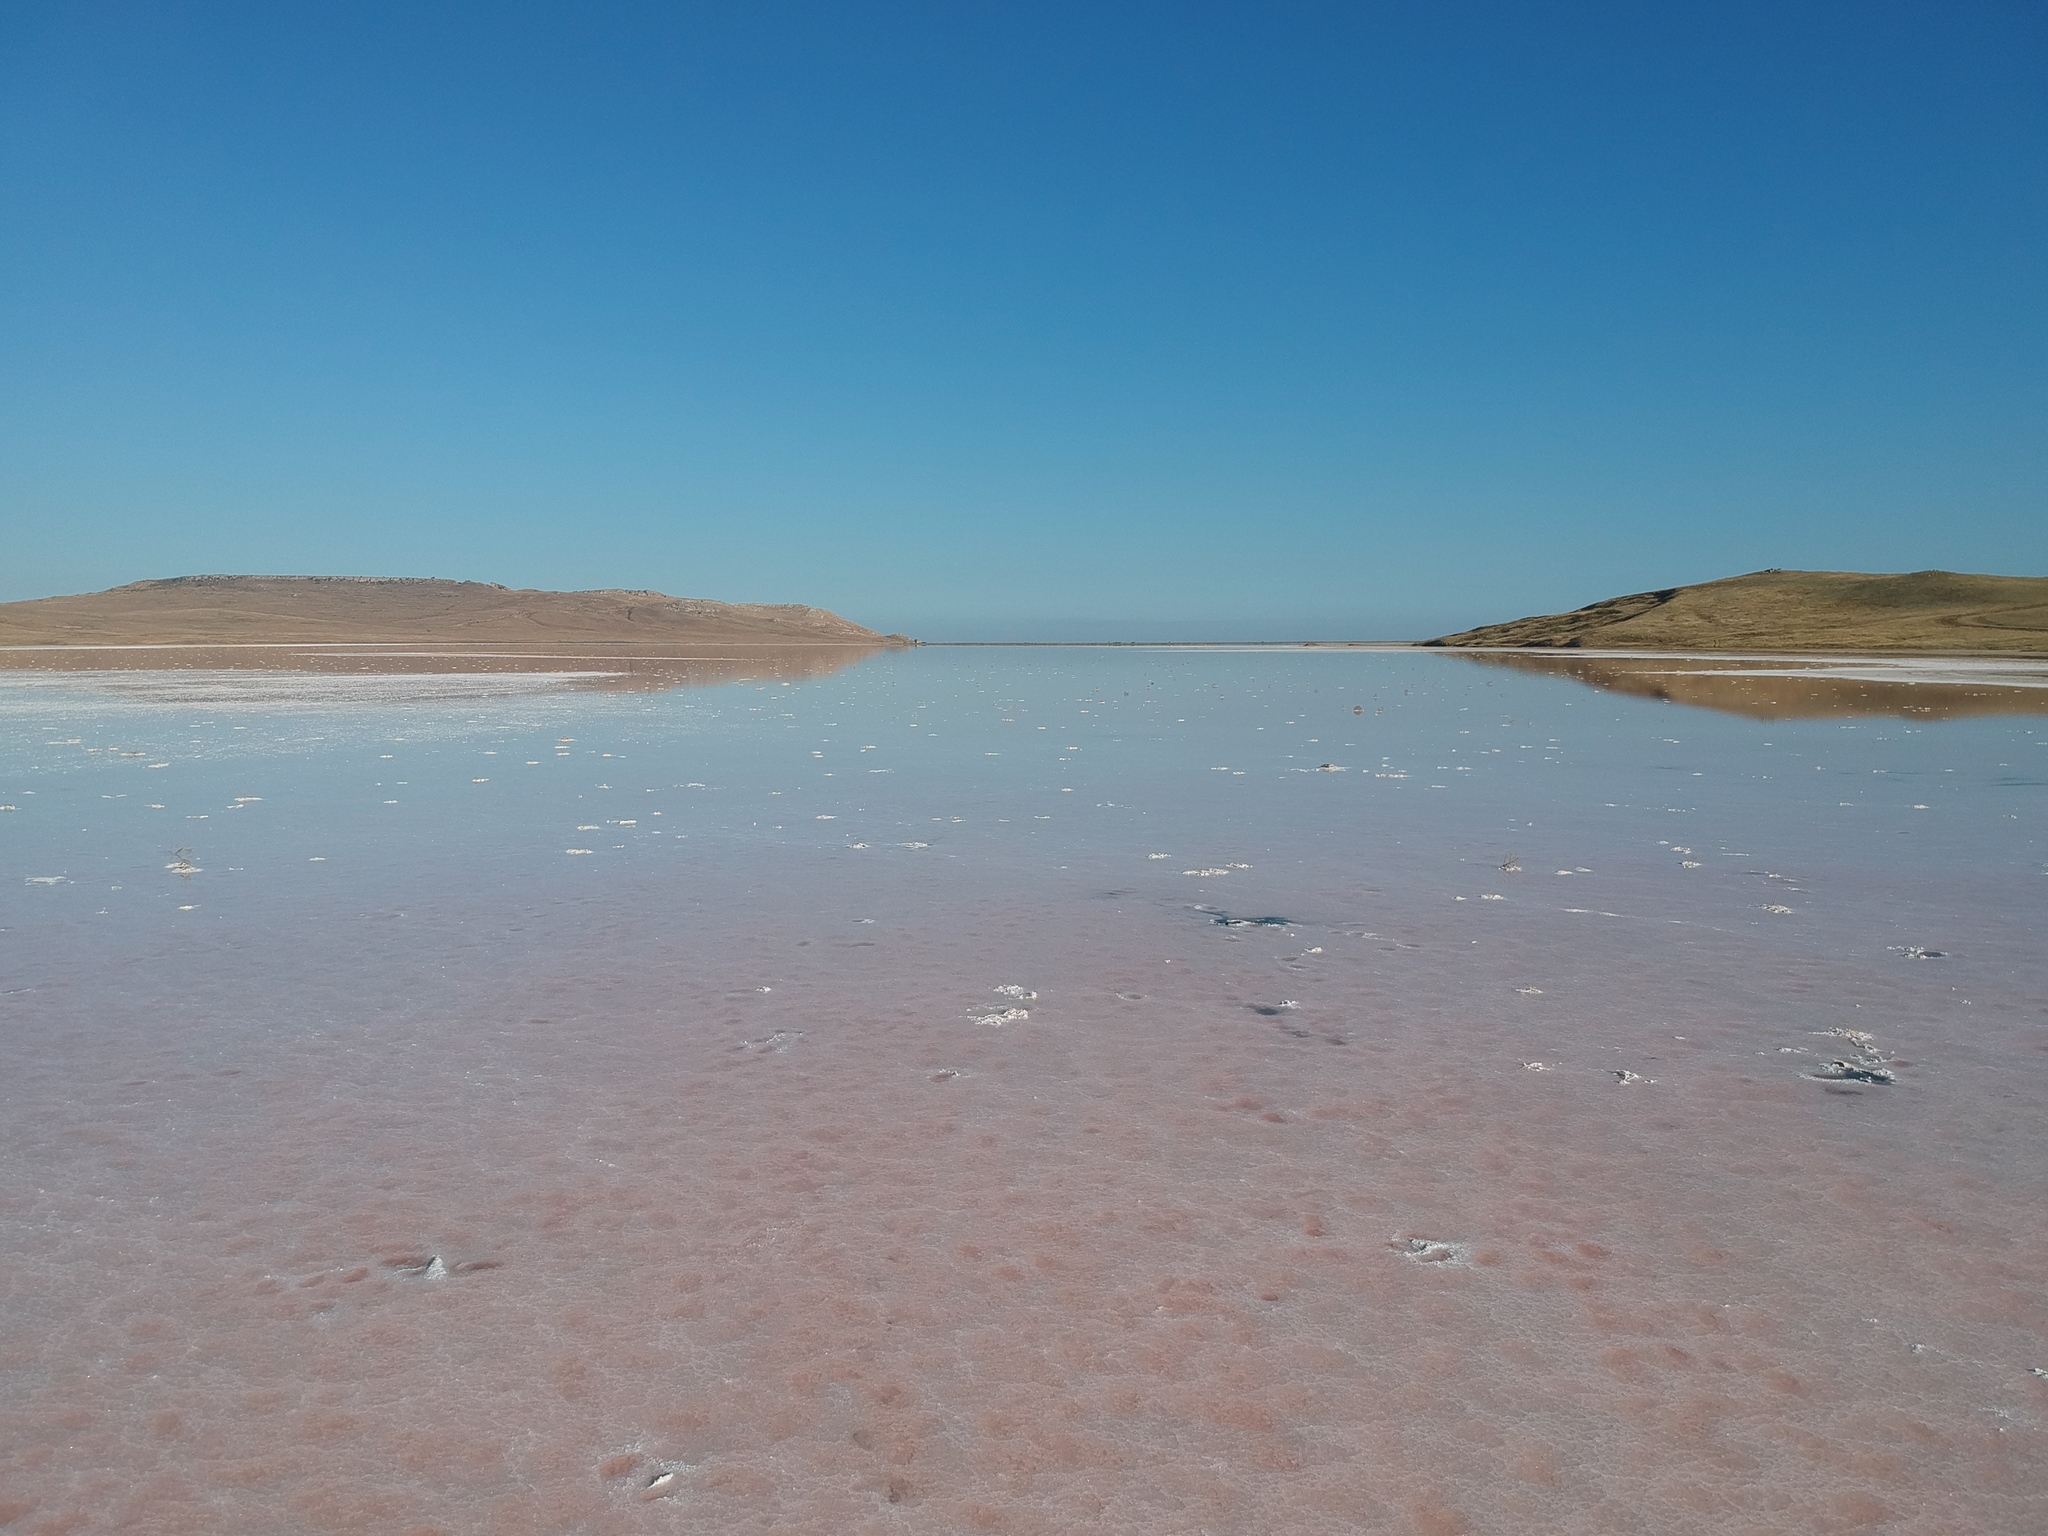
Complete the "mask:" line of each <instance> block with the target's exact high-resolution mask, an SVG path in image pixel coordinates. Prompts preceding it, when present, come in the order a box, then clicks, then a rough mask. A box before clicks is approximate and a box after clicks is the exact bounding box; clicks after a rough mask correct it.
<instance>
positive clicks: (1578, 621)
mask: <svg viewBox="0 0 2048 1536" xmlns="http://www.w3.org/2000/svg"><path fill="white" fill-rule="evenodd" d="M1424 643H1425V644H1428V645H1452V646H1510V647H1521V648H1537V647H1545V648H1547V647H1566V648H1573V649H1577V648H1588V649H1600V650H1654V651H1666V650H1668V651H1720V650H1729V651H1872V652H1887V653H1895V654H1927V653H1956V652H1976V653H1980V654H1994V655H2007V656H2012V655H2035V656H2038V655H2048V577H2043V576H1968V575H1961V574H1958V573H1957V572H1954V571H1915V572H1913V573H1912V574H1910V575H1905V576H1871V575H1864V574H1862V573H1860V572H1856V571H1757V572H1755V573H1753V574H1751V575H1748V576H1731V577H1729V578H1727V579H1726V580H1724V581H1709V582H1704V583H1702V584H1700V585H1699V586H1693V587H1668V588H1666V589H1664V590H1663V591H1660V592H1638V593H1635V594H1633V595H1631V596H1628V597H1615V598H1609V599H1608V600H1607V601H1606V602H1603V603H1594V604H1592V605H1591V606H1590V607H1586V608H1581V609H1578V610H1577V611H1576V612H1573V613H1553V614H1545V615H1541V616H1539V617H1536V618H1529V619H1517V620H1515V621H1514V622H1513V623H1509V624H1488V625H1485V626H1484V627H1482V628H1479V629H1468V630H1465V631H1464V632H1463V633H1461V634H1455V635H1444V636H1442V637H1440V638H1438V639H1435V640H1429V641H1425V642H1424Z"/></svg>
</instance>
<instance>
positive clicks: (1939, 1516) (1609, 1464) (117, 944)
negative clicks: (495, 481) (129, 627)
mask: <svg viewBox="0 0 2048 1536" xmlns="http://www.w3.org/2000/svg"><path fill="white" fill-rule="evenodd" d="M437 681H444V680H437ZM493 681H494V682H497V681H502V679H494V680H493ZM188 702H189V701H183V702H181V704H180V707H179V708H175V709H172V708H168V707H165V706H162V705H147V706H143V705H138V704H136V703H134V702H133V701H129V700H123V699H120V698H109V697H108V696H107V695H105V694H104V693H93V692H90V691H84V690H79V689H73V690H71V691H69V692H68V693H67V692H64V691H61V690H60V691H57V692H51V691H48V690H45V689H41V688H39V689H38V690H37V692H36V700H35V704H34V707H33V709H17V708H16V707H15V704H14V701H13V699H12V698H10V699H9V702H8V703H6V704H5V705H0V732H4V736H0V802H4V803H6V804H10V805H14V806H16V807H17V810H16V811H15V812H13V813H10V814H9V816H8V817H7V818H6V819H5V821H4V823H0V836H4V837H5V838H6V839H7V840H8V843H7V847H8V851H9V859H8V865H9V869H10V870H12V869H14V868H15V866H17V865H19V866H20V868H21V871H22V872H21V874H20V875H19V876H17V877H16V878H15V879H13V880H10V881H7V882H4V883H0V930H4V931H0V945H4V947H0V962H4V972H0V994H4V996H0V1006H4V1010H5V1011H4V1014H0V1029H4V1030H5V1039H6V1043H7V1047H8V1058H9V1062H10V1070H9V1072H8V1074H7V1075H6V1078H5V1080H4V1082H0V1147H4V1154H5V1160H6V1166H7V1168H8V1169H9V1170H10V1173H11V1174H12V1175H13V1176H12V1178H11V1179H10V1180H9V1181H8V1184H7V1186H6V1187H7V1194H6V1198H5V1203H4V1205H0V1240H4V1245H5V1255H6V1263H5V1265H4V1267H0V1275H4V1277H5V1278H4V1281H0V1284H4V1287H5V1289H4V1291H0V1305H4V1312H0V1317H4V1323H5V1332H4V1335H0V1350H4V1353H0V1361H4V1367H5V1370H6V1372H7V1377H8V1393H7V1401H8V1404H9V1407H8V1410H7V1416H6V1419H5V1424H6V1430H7V1433H6V1434H5V1435H4V1436H0V1519H6V1520H9V1521H11V1522H13V1523H12V1524H11V1525H10V1526H9V1530H10V1532H11V1531H12V1530H13V1529H17V1528H18V1529H21V1530H25V1531H45V1532H55V1531H60V1530H61V1531H94V1530H104V1531H131V1532H159V1531H160V1532H185V1531H191V1532H208V1533H214V1532H226V1533H241V1532H248V1533H270V1532H276V1531H280V1530H293V1531H308V1532H315V1531H365V1530H389V1531H411V1532H424V1531H429V1530H433V1531H446V1532H469V1531H491V1532H511V1533H520V1532H529V1531H531V1532H557V1531H594V1530H602V1531H622V1532H632V1531H643V1530H644V1531H671V1530H720V1531H727V1530H730V1531H764V1532H765V1531H778V1532H788V1531H803V1532H810V1531H815V1532H821V1533H823V1532H869V1531H872V1532H899V1531H900V1532H956V1531H962V1530H992V1531H1016V1532H1057V1531H1073V1530H1091V1531H1110V1532H1114V1531H1131V1532H1148V1533H1149V1532H1187V1533H1195V1532H1204V1531H1206V1532H1212V1533H1214V1532H1224V1531H1230V1532H1239V1531H1241V1532H1247V1533H1249V1532H1317V1533H1320V1532H1339V1531H1344V1532H1351V1531H1389V1532H1410V1531H1412V1532H1428V1533H1442V1532H1454V1531H1472V1532H1485V1531H1523V1530H1570V1531H1574V1532H1578V1531H1585V1532H1605V1531H1614V1532H1658V1533H1665V1532H1694V1531H1698V1532H1710V1531H1711V1532H1729V1531H1742V1532H1779V1531H1785V1532H1793V1531H1800V1532H1804V1531H1835V1530H1843V1531H1846V1530H1861V1529H1882V1530H1887V1531H1915V1532H1920V1531H1924V1532H1936V1531H1955V1530H1970V1531H1977V1532H1989V1533H2002V1532H2012V1533H2020V1532H2029V1531H2034V1530H2039V1529H2041V1528H2043V1527H2044V1525H2048V1503H2044V1500H2048V1473H2044V1471H2043V1469H2044V1468H2048V1443H2044V1441H2048V1437H2044V1435H2043V1430H2042V1425H2043V1422H2044V1416H2048V1379H2044V1378H2042V1377H2041V1376H2039V1375H2038V1374H2035V1372H2036V1371H2037V1369H2038V1368H2042V1367H2048V1306H2044V1295H2043V1282H2042V1276H2043V1275H2044V1274H2048V1243H2044V1237H2043V1232H2042V1227H2041V1223H2040V1221H2039V1217H2038V1210H2039V1199H2040V1193H2041V1190H2042V1189H2043V1188H2044V1187H2048V1181H2044V1175H2048V1156H2044V1148H2048V1136H2044V1132H2048V1125H2044V1117H2048V1110H2044V1105H2048V1095H2044V1094H2043V1093H2042V1091H2041V1090H2042V1087H2043V1084H2042V1073H2043V1071H2044V1069H2048V1068H2044V1047H2048V1037H2044V1030H2043V1023H2044V1020H2043V1014H2042V1011H2041V1001H2040V1000H2041V998H2042V997H2043V996H2044V995H2048V986H2044V983H2048V966H2044V961H2043V958H2042V957H2043V955H2044V954H2048V944H2044V943H2043V942H2042V940H2043V935H2042V933H2041V931H2040V930H2041V916H2040V915H2041V913H2042V912H2043V910H2044V904H2043V902H2042V891H2043V888H2044V883H2048V875H2044V873H2043V869H2044V862H2043V853H2044V850H2043V848H2042V845H2041V841H2040V831H2039V827H2040V823H2039V816H2040V807H2041V798H2040V791H2041V787H2042V781H2043V780H2044V779H2048V771H2044V765H2043V764H2042V763H2040V762H2038V761H2036V759H2037V758H2039V757H2042V756H2048V750H2044V749H2043V748H2041V746H2040V745H2039V743H2040V741H2041V739H2042V738H2041V737H2040V736H2039V735H2038V734H2036V729H2035V728H2033V727H2030V726H2029V725H2028V724H2027V723H2026V722H2024V721H2017V722H2007V721H1982V720H1974V721H1955V722H1946V723H1941V724H1930V725H1928V726H1925V727H1915V726H1912V725H1910V724H1906V723H1901V722H1899V721H1895V720H1894V721H1868V722H1857V723H1855V724H1853V725H1852V726H1850V727H1847V728H1845V727H1844V725H1843V724H1842V723H1841V722H1837V721H1822V722H1812V723H1807V724H1799V723H1787V722H1772V723H1769V724H1765V723H1761V722H1753V721H1743V720H1730V719H1725V718H1721V717H1715V716H1709V715H1702V714H1694V713H1684V712H1681V711H1678V710H1676V709H1673V708H1671V707H1668V706H1658V705H1652V704H1649V703H1645V702H1643V701H1639V700H1632V699H1614V698H1608V697H1603V696H1600V695H1595V694H1592V693H1590V692H1587V691H1584V690H1581V689H1579V688H1577V687H1575V686H1573V685H1570V684H1568V683H1564V682H1561V681H1551V680H1546V679H1540V678H1539V679H1525V678H1509V679H1489V678H1480V679H1477V680H1474V679H1473V677H1472V675H1471V673H1470V671H1469V670H1468V669H1465V668H1461V667H1459V666H1458V664H1457V662H1456V660H1455V659H1454V658H1441V657H1415V656H1394V657H1389V656H1385V655H1369V654H1367V655H1352V656H1345V657H1339V658H1332V657H1328V656H1318V657H1316V658H1314V661H1313V663H1312V664H1306V663H1302V664H1297V663H1295V662H1292V661H1289V660H1288V659H1287V658H1285V657H1276V656H1273V655H1230V654H1225V653H1217V654H1208V655H1189V656H1180V657H1167V658H1161V657H1155V656H1135V655H1103V654H1099V653H1097V654H1086V655H1067V654H1058V653H1055V654H1050V655H1045V654H1040V655H1034V656H1031V657H1029V658H1021V659H1020V658H1013V657H1009V656H999V657H988V656H983V657H975V658H961V657H956V656H933V655H928V654H916V653H913V654H910V655H893V656H887V657H883V658H878V659H877V660H876V661H875V662H873V663H869V664H867V665H865V666H863V667H861V668H858V669H855V670H854V671H853V672H852V673H850V674H846V675H842V676H837V677H833V678H828V679H822V680H818V681H814V682H810V683H805V684H802V685H801V686H793V687H778V686H775V685H773V684H772V683H771V684H766V685H757V684H747V685H740V686H733V687H726V688H720V689H709V690H704V691H701V692H695V693H678V694H674V695H666V696H661V697H659V698H655V699H652V700H650V699H646V698H634V699H630V700H624V701H621V700H607V699H593V698H591V697H589V696H565V695H561V694H557V693H553V692H547V691H542V690H534V691H531V692H524V691H522V692H520V693H519V694H517V695H516V696H511V697H506V696H482V697H474V698H468V699H448V698H443V697H427V698H418V697H414V698H410V699H407V698H393V697H390V696H385V697H381V698H374V699H369V700H361V699H351V700H350V701H349V702H348V704H347V707H345V708H319V707H309V706H308V705H307V704H306V702H305V701H303V700H301V701H296V702H286V701H279V700H277V699H276V698H274V697H266V698H260V699H247V698H244V699H239V700H236V699H229V700H228V701H226V702H223V701H222V700H221V699H220V698H218V697H209V699H208V700H207V701H206V702H205V703H204V704H203V706H201V707H200V708H199V709H197V710H190V709H187V708H185V707H184V705H185V703H188ZM1354 709H1356V710H1357V711H1358V713H1357V714H1353V710H1354ZM1041 724H1043V725H1047V726H1049V727H1051V729H1050V730H1049V731H1047V732H1046V733H1045V734H1044V735H1043V736H1041V735H1040V733H1039V731H1038V730H1037V727H1038V726H1039V725H1041ZM238 728H239V729H238ZM1461 733H1466V734H1461ZM1034 738H1036V739H1035V740H1034ZM991 751H993V752H999V753H1000V754H1001V755H1000V756H998V757H994V758H991V757H988V756H986V755H985V754H987V753H988V752H991ZM1339 751H1344V753H1345V755H1344V757H1343V759H1341V760H1344V761H1349V762H1352V763H1357V764H1360V765H1363V769H1364V770H1365V771H1360V772H1355V773H1351V774H1345V775H1317V774H1313V773H1308V774H1303V773H1297V772H1295V771H1294V770H1295V769H1297V768H1300V767H1304V766H1306V767H1310V768H1313V767H1314V766H1315V765H1316V764H1318V763H1321V762H1323V761H1325V760H1328V759H1330V758H1332V757H1333V756H1335V755H1336V753H1337V752H1339ZM128 753H134V754H136V755H134V756H128V755H125V754H128ZM814 753H822V754H823V755H822V756H813V754H814ZM607 754H609V755H607ZM165 762H168V763H169V764H170V766H169V767H168V768H164V769H151V768H150V767H149V766H148V765H149V764H151V763H165ZM1216 764H1229V765H1231V767H1232V769H1233V773H1232V774H1229V775H1224V774H1215V773H1213V772H1212V769H1213V768H1214V766H1215V765H1216ZM875 767H889V768H891V769H892V770H894V771H893V772H892V773H891V774H889V775H888V776H885V777H879V778H878V777H873V776H871V775H870V772H869V770H871V769H872V768H875ZM1461 768H1463V769H1465V770H1467V771H1464V772H1460V771H1459V770H1460V769H1461ZM1404 775H1405V776H1404ZM1432 785H1444V786H1445V787H1446V788H1447V789H1448V791H1449V792H1448V793H1444V792H1438V793H1434V794H1432V793H1430V792H1429V790H1430V786H1432ZM1066 790H1071V791H1073V793H1071V794H1063V793H1062V791H1066ZM387 802H389V803H387ZM1915 806H1925V807H1927V809H1924V810H1915V809H1914V807H1915ZM657 811H659V812H660V813H661V814H660V815H659V816H657V815H655V814H654V813H655V812H657ZM827 814H829V815H831V816H833V817H834V818H835V819H834V820H833V821H830V822H820V821H818V820H817V819H816V818H817V817H818V816H820V815H827ZM578 828H594V829H602V831H603V833H605V834H609V835H597V834H596V833H594V832H591V831H585V832H583V833H582V834H581V835H582V837H583V838H584V840H585V841H586V842H587V843H588V844H589V845H590V847H591V848H592V852H591V853H590V854H588V855H587V856H580V857H576V858H568V857H565V856H564V855H563V854H562V852H561V849H562V848H563V846H564V843H565V841H573V840H574V839H575V838H576V837H577V836H578V832H577V830H576V829H578ZM854 845H865V846H854ZM1159 850H1172V856H1171V857H1170V858H1168V859H1166V860H1164V861H1161V860H1157V859H1155V858H1153V857H1151V855H1153V854H1156V853H1157V852H1158V851H1159ZM181 865H182V866H183V868H182V869H181V868H180V866H181ZM1509 865H1515V866H1525V867H1526V869H1527V870H1528V871H1534V872H1535V873H1533V874H1531V873H1524V872H1523V870H1522V868H1521V867H1517V868H1515V869H1514V871H1513V872H1509V871H1508V869H1507V866H1509ZM1183 869H1198V870H1202V869H1223V870H1227V871H1228V874H1227V876H1212V877H1208V878H1207V879H1199V878H1198V879H1189V878H1186V877H1185V876H1183V875H1182V873H1181V871H1182V870H1183ZM1553 870H1570V871H1572V878H1571V879H1569V880H1559V879H1556V878H1555V877H1554V876H1552V874H1551V871H1553ZM39 879H55V880H57V881H58V882H59V883H56V884H31V883H28V882H29V881H30V880H39ZM1552 887H1555V890H1553V889H1552ZM1558 892H1569V894H1568V895H1561V894H1558ZM1483 893H1491V894H1496V895H1498V896H1500V897H1501V899H1500V900H1499V901H1498V902H1489V903H1486V904H1483V905H1482V904H1481V902H1480V901H1478V900H1477V899H1467V900H1466V901H1464V902H1462V903H1461V902H1459V901H1458V900H1457V898H1458V897H1460V896H1464V897H1467V898H1477V897H1478V896H1480V895H1481V894H1483ZM1776 907H1783V908H1786V909H1788V910H1787V911H1785V912H1783V913H1779V912H1774V911H1770V910H1767V908H1776ZM1025 993H1031V994H1035V995H1034V996H1030V997H1029V998H1028V1009H1019V1010H1018V1011H1020V1012H1026V1013H1028V1017H1025V1018H1019V1019H1016V1020H1013V1021H1011V1022H1008V1023H1006V1024H1005V1025H1004V1027H1002V1028H981V1027H977V1025H976V1023H975V1020H976V1018H977V1017H982V1016H986V1015H987V1014H988V1013H990V1012H991V1011H992V1009H993V1010H995V1011H1002V1010H1006V1009H1007V1007H1008V1005H1009V1004H1010V1003H1012V1002H1014V1001H1021V1000H1024V999H1023V994H1025ZM1845 1062H1846V1063H1848V1064H1849V1065H1852V1066H1862V1065H1863V1064H1867V1063H1875V1064H1877V1065H1876V1066H1871V1067H1867V1068H1866V1070H1868V1071H1869V1072H1870V1073H1871V1074H1872V1075H1873V1077H1875V1075H1876V1074H1877V1073H1878V1072H1879V1071H1881V1072H1882V1073H1883V1074H1887V1075H1889V1077H1890V1078H1891V1081H1889V1082H1883V1081H1876V1080H1869V1081H1866V1080H1858V1079H1855V1078H1842V1077H1828V1076H1827V1075H1826V1073H1827V1071H1828V1069H1829V1068H1830V1067H1831V1066H1840V1065H1842V1064H1843V1063H1845ZM1532 1063H1535V1064H1540V1065H1541V1067H1542V1068H1543V1070H1541V1071H1535V1070H1531V1069H1530V1066H1531V1064H1532ZM1817 1072H1818V1073H1820V1074H1821V1075H1819V1076H1817V1075H1816V1073H1817Z"/></svg>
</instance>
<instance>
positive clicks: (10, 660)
mask: <svg viewBox="0 0 2048 1536" xmlns="http://www.w3.org/2000/svg"><path fill="white" fill-rule="evenodd" d="M881 649H882V647H880V646H878V645H829V644H788V645H765V646H703V647H693V646H676V645H645V644H623V643H622V644H604V643H588V642H583V643H577V644H572V645H566V646H533V645H519V644H506V645H476V644H464V645H462V646H460V647H459V648H458V647H454V646H427V645H412V646H396V645H393V646H375V645H331V646H323V645H229V646H202V645H166V646H61V647H47V648H44V647H38V648H26V647H24V648H8V649H0V669H6V670H20V671H36V672H117V671H118V672H157V671H234V672H240V671H248V672H311V673H316V674H320V675H322V676H337V675H338V676H356V675H359V676H391V675H394V674H397V675H412V676H445V675H453V674H461V673H487V674H507V673H529V674H531V673H550V674H561V681H562V686H563V687H565V688H575V689H583V690H588V691H592V692H598V693H661V692H666V691H667V690H669V689H671V688H690V687H703V686H706V685H709V684H714V683H731V682H739V681H743V680H745V679H748V678H777V679H794V678H809V677H824V676H826V675H828V674H830V673H833V672H837V671H839V670H840V669H841V668H843V667H849V666H851V665H853V664H854V663H855V662H857V661H862V660H865V659H866V658H867V657H870V656H873V655H875V654H876V653H877V652H878V651H879V650H881Z"/></svg>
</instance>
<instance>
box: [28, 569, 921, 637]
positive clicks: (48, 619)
mask: <svg viewBox="0 0 2048 1536" xmlns="http://www.w3.org/2000/svg"><path fill="white" fill-rule="evenodd" d="M379 640H383V641H418V642H435V641H441V642H445V641H467V642H471V643H476V644H507V643H518V642H559V641H576V642H579V643H584V644H605V643H627V642H638V643H703V642H715V643H721V644H734V645H738V644H745V645H789V644H810V645H816V644H828V645H883V644H889V643H892V642H893V643H902V637H901V636H885V635H879V634H877V633H875V631H873V630H871V629H863V628H862V627H861V626H860V625H858V624H854V623H850V622H848V621H847V620H845V619H842V618H840V617H839V616H838V615H837V614H834V613H827V612H826V611H825V610H824V609H822V608H806V607H803V606H801V605H798V604H768V603H715V602H709V601H706V600H704V599H700V598H685V597H667V596H664V595H663V594H662V593H659V592H620V591H599V592H538V591H531V590H515V589H512V588H508V587H499V586H492V585H489V584H487V583H484V582H476V581H436V580H425V579H417V580H416V579H410V578H383V577H360V576H179V577H173V578H171V579H170V580H167V581H138V582H134V583H132V584H131V585H129V586H125V587H115V588H114V589H112V590H111V591H108V592H90V593H86V594H84V595H82V596H78V597H45V598H38V599H35V600H33V601H30V602H23V603H0V645H261V644H280V645H286V644H320V643H329V644H333V643H343V644H346V643H355V642H368V641H379Z"/></svg>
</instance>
